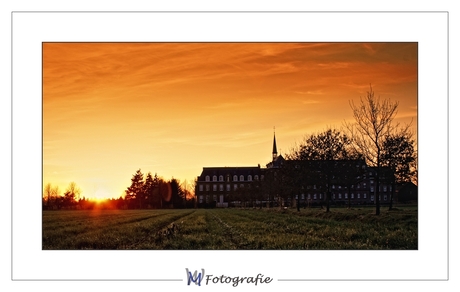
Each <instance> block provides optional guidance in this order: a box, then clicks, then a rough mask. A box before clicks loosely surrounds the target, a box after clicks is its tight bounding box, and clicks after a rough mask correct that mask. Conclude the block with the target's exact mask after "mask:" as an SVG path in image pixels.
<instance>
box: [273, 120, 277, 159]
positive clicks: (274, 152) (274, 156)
mask: <svg viewBox="0 0 460 292" xmlns="http://www.w3.org/2000/svg"><path fill="white" fill-rule="evenodd" d="M272 157H273V161H274V160H275V159H276V157H278V151H277V150H276V136H275V127H273V153H272Z"/></svg>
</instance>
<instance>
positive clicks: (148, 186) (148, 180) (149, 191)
mask: <svg viewBox="0 0 460 292" xmlns="http://www.w3.org/2000/svg"><path fill="white" fill-rule="evenodd" d="M154 189H155V182H154V180H153V177H152V173H150V172H149V173H147V175H146V177H145V182H144V191H143V195H144V196H145V197H144V201H145V205H146V206H150V207H153V193H154Z"/></svg>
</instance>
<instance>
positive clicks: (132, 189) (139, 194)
mask: <svg viewBox="0 0 460 292" xmlns="http://www.w3.org/2000/svg"><path fill="white" fill-rule="evenodd" d="M143 194H144V174H143V173H142V172H141V170H140V169H138V170H137V171H136V173H135V174H134V175H133V177H132V178H131V186H129V187H128V189H127V190H126V197H125V200H126V201H127V203H128V206H129V207H130V208H133V207H134V206H139V208H141V207H142V198H143ZM136 203H137V204H136Z"/></svg>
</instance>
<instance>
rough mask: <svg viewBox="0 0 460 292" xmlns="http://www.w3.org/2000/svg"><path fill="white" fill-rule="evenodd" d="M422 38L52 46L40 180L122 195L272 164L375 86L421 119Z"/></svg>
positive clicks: (48, 48)
mask: <svg viewBox="0 0 460 292" xmlns="http://www.w3.org/2000/svg"><path fill="white" fill-rule="evenodd" d="M417 59H418V55H417V43H44V44H43V183H44V184H47V183H51V184H52V185H57V186H59V189H60V191H61V194H62V193H63V192H64V190H65V189H66V187H67V186H68V184H69V183H70V182H75V183H76V184H77V185H78V186H79V187H80V189H81V191H82V194H81V196H85V197H87V198H104V197H115V198H118V197H119V196H120V195H124V190H126V188H127V187H128V186H129V185H130V183H131V178H132V175H133V174H134V173H135V171H136V170H137V169H139V168H140V169H141V171H142V172H143V173H145V174H146V173H147V172H151V173H152V174H155V173H157V174H158V175H159V176H161V177H163V178H164V179H166V180H169V179H171V178H172V177H174V178H176V179H178V180H180V181H181V182H183V181H184V180H187V181H188V182H189V183H192V182H193V180H194V179H195V178H196V177H197V176H198V175H200V174H201V171H202V168H203V167H210V166H257V164H260V165H261V166H262V167H265V165H266V164H267V163H268V162H269V161H270V159H271V151H272V142H273V127H274V126H275V127H276V139H277V145H278V153H281V154H283V155H284V154H285V153H288V152H289V151H290V149H291V148H292V147H294V146H295V144H296V143H299V142H300V141H301V140H302V138H304V137H305V135H307V134H313V133H317V132H318V131H322V130H325V129H327V128H328V127H332V128H337V129H340V128H341V127H342V125H343V122H344V121H345V120H350V121H351V120H352V112H351V109H350V106H349V101H350V100H354V101H355V102H359V98H360V97H365V96H366V92H367V91H368V90H369V85H370V84H372V87H373V89H374V92H375V94H376V95H377V96H380V97H381V98H389V99H391V100H392V101H399V108H398V114H397V116H396V117H397V118H396V122H401V123H402V124H404V123H409V122H410V121H411V120H412V128H413V131H414V133H416V128H417Z"/></svg>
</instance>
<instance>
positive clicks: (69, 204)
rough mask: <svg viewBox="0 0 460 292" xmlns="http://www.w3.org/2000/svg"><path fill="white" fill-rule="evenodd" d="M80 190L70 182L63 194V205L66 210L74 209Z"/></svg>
mask: <svg viewBox="0 0 460 292" xmlns="http://www.w3.org/2000/svg"><path fill="white" fill-rule="evenodd" d="M80 194H81V190H80V188H79V187H77V184H76V183H75V182H71V183H70V184H69V186H68V187H67V189H66V190H65V192H64V198H63V205H64V207H66V208H75V207H76V204H77V201H78V200H79V199H80Z"/></svg>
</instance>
